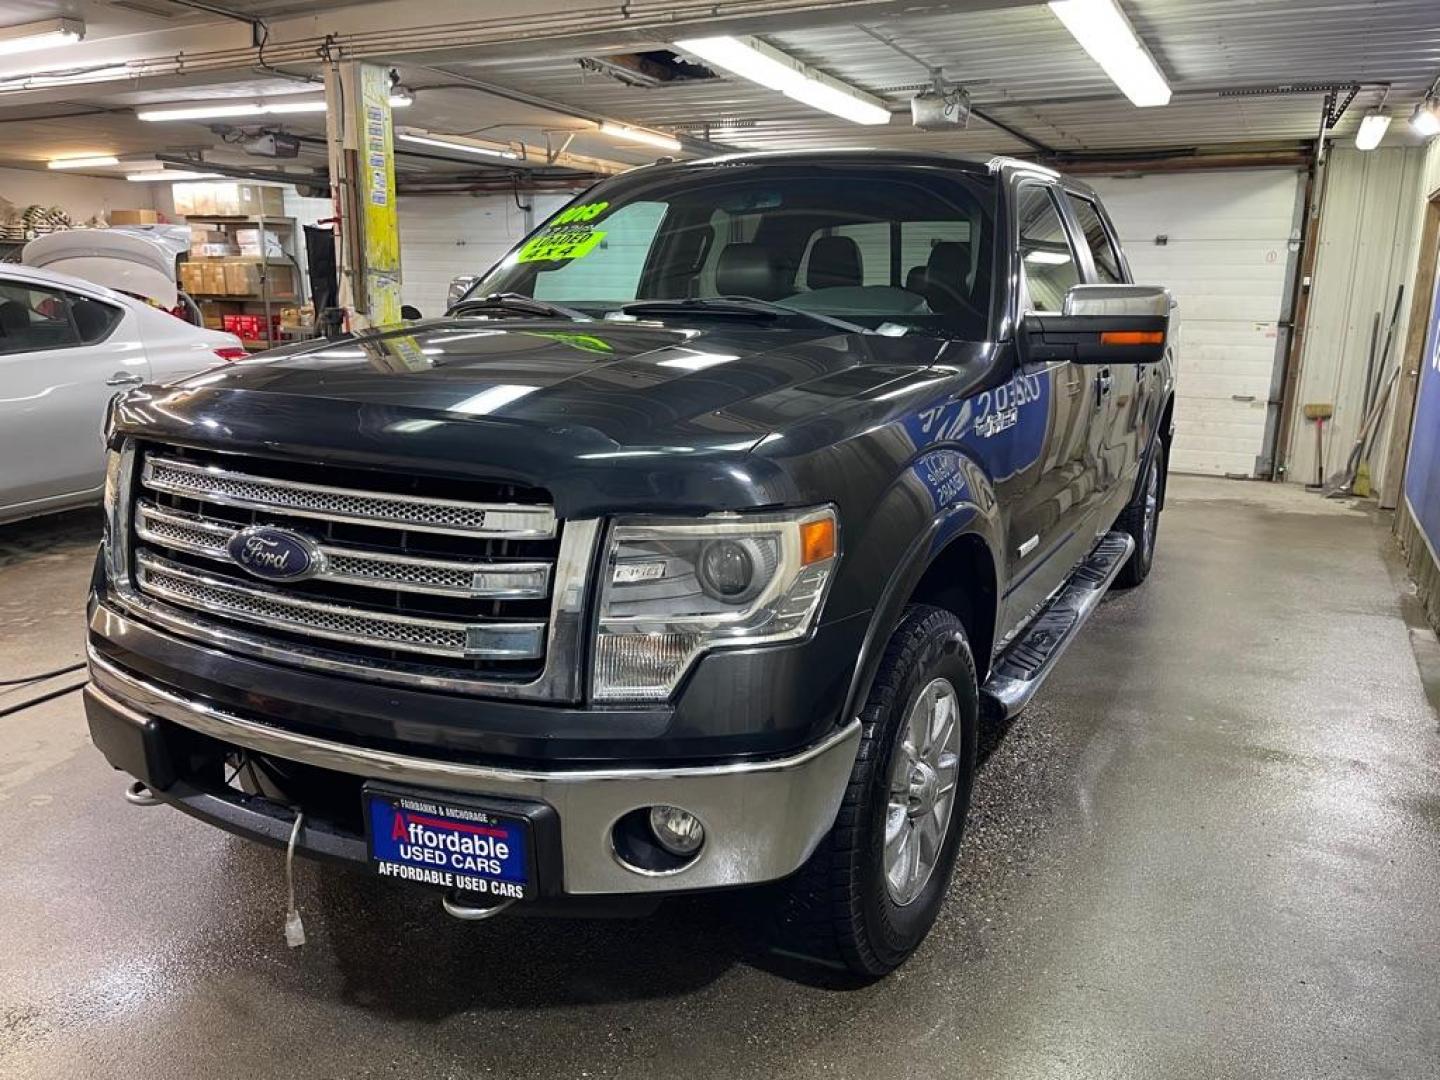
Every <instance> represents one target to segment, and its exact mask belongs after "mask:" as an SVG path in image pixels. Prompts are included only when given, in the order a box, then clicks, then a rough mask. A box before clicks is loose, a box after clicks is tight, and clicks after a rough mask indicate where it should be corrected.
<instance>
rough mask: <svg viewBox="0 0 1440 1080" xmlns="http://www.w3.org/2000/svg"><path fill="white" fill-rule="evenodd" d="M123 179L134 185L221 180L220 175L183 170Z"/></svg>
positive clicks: (140, 173)
mask: <svg viewBox="0 0 1440 1080" xmlns="http://www.w3.org/2000/svg"><path fill="white" fill-rule="evenodd" d="M125 179H126V180H129V181H131V182H132V183H136V184H148V183H163V182H165V181H169V180H223V179H225V177H224V176H223V175H222V174H221V173H215V172H187V171H186V170H184V169H160V170H159V171H157V172H132V173H127V174H126V175H125Z"/></svg>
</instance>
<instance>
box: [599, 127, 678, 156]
mask: <svg viewBox="0 0 1440 1080" xmlns="http://www.w3.org/2000/svg"><path fill="white" fill-rule="evenodd" d="M600 133H601V134H602V135H609V136H610V137H611V138H612V139H619V140H620V141H621V142H634V143H644V144H645V145H646V146H658V147H659V148H660V149H661V150H671V151H676V150H679V149H680V148H681V147H680V140H679V139H676V138H674V137H672V136H670V135H661V134H660V133H659V132H658V131H646V130H645V129H644V128H633V127H630V126H628V125H626V124H616V123H613V122H611V121H609V120H602V121H600Z"/></svg>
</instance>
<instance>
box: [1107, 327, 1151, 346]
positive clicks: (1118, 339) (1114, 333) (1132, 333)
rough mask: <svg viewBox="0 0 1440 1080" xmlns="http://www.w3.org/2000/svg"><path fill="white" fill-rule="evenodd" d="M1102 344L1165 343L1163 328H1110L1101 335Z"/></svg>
mask: <svg viewBox="0 0 1440 1080" xmlns="http://www.w3.org/2000/svg"><path fill="white" fill-rule="evenodd" d="M1100 344H1101V345H1163V344H1165V334H1164V332H1163V331H1161V330H1110V331H1107V332H1106V333H1103V334H1101V335H1100Z"/></svg>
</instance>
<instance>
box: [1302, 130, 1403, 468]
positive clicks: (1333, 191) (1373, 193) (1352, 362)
mask: <svg viewBox="0 0 1440 1080" xmlns="http://www.w3.org/2000/svg"><path fill="white" fill-rule="evenodd" d="M1424 158H1425V148H1424V147H1396V148H1393V149H1387V150H1377V151H1372V152H1369V153H1361V152H1360V151H1358V150H1353V149H1336V150H1334V151H1332V152H1331V154H1330V159H1329V164H1328V166H1327V173H1328V176H1327V178H1326V181H1325V203H1324V208H1323V210H1322V212H1321V218H1320V238H1319V249H1318V251H1317V253H1316V262H1315V272H1314V276H1313V282H1312V285H1311V290H1310V307H1309V311H1308V314H1307V316H1306V327H1305V337H1304V343H1303V348H1302V350H1301V360H1300V378H1299V381H1298V390H1297V393H1296V399H1295V412H1294V418H1293V424H1292V427H1291V439H1290V454H1289V456H1288V460H1289V470H1288V475H1287V476H1286V479H1287V480H1293V481H1298V482H1303V483H1312V482H1313V481H1314V480H1315V477H1316V472H1315V425H1314V423H1313V422H1311V421H1307V420H1305V419H1304V412H1303V409H1304V406H1305V403H1306V402H1316V403H1319V402H1326V403H1329V404H1332V405H1334V406H1335V416H1334V418H1333V419H1332V420H1331V421H1330V422H1329V423H1327V424H1326V426H1325V455H1324V456H1325V460H1324V468H1323V470H1322V475H1324V476H1326V477H1329V476H1331V475H1332V474H1333V473H1336V472H1338V471H1339V470H1340V469H1342V468H1343V467H1344V465H1345V461H1346V458H1347V457H1348V456H1349V454H1350V449H1351V447H1352V446H1353V445H1354V442H1355V439H1356V436H1357V435H1358V433H1359V430H1360V426H1361V423H1362V421H1363V417H1362V415H1361V413H1362V407H1363V402H1364V385H1365V369H1366V366H1367V363H1368V357H1369V350H1370V334H1371V329H1372V327H1373V325H1374V320H1375V313H1376V312H1380V313H1381V315H1380V340H1379V342H1378V343H1377V345H1376V352H1377V354H1378V353H1379V352H1380V350H1382V349H1383V348H1384V345H1385V328H1386V325H1387V324H1388V322H1389V319H1390V313H1391V312H1392V311H1393V310H1394V307H1395V293H1396V290H1397V288H1398V287H1399V286H1400V285H1401V284H1402V283H1403V284H1404V285H1405V297H1404V300H1403V302H1402V303H1401V307H1400V319H1399V322H1398V325H1397V326H1396V330H1395V341H1394V343H1393V344H1392V345H1391V353H1390V358H1389V365H1390V366H1392V367H1393V365H1394V364H1395V363H1396V361H1397V358H1398V356H1399V354H1400V352H1401V350H1402V349H1403V347H1404V341H1405V338H1404V333H1405V321H1406V316H1407V314H1408V312H1409V310H1410V300H1411V293H1412V292H1413V290H1414V288H1415V286H1414V281H1413V279H1414V273H1415V258H1414V250H1413V249H1414V245H1415V241H1416V236H1415V228H1414V219H1415V208H1416V207H1417V206H1421V207H1423V205H1424V204H1423V195H1422V192H1421V186H1420V185H1421V171H1422V166H1423V164H1424ZM1378 363H1379V361H1378V360H1377V365H1378ZM1393 402H1394V395H1393V392H1392V395H1391V404H1392V407H1393ZM1390 428H1391V425H1390V422H1389V417H1388V410H1387V415H1386V418H1385V422H1384V423H1383V424H1382V425H1381V429H1380V436H1379V438H1378V440H1377V446H1376V448H1375V450H1374V452H1373V453H1372V456H1371V460H1372V464H1373V465H1374V466H1375V468H1376V474H1375V475H1374V476H1373V477H1372V480H1373V486H1374V487H1376V488H1377V489H1378V487H1379V486H1380V483H1381V481H1382V480H1383V471H1384V465H1383V463H1384V459H1385V448H1386V444H1387V436H1388V434H1389V432H1390Z"/></svg>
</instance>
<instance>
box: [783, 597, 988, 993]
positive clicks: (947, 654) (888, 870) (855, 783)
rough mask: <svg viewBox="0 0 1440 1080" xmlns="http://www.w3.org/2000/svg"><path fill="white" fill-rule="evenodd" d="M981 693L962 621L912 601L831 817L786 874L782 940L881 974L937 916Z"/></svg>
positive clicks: (956, 841)
mask: <svg viewBox="0 0 1440 1080" xmlns="http://www.w3.org/2000/svg"><path fill="white" fill-rule="evenodd" d="M977 712H978V697H977V687H976V681H975V663H974V660H973V659H972V657H971V654H970V646H969V643H968V642H967V641H966V638H965V629H964V627H963V626H962V625H961V624H960V620H959V619H957V618H956V617H955V616H954V615H953V614H952V613H950V612H949V611H945V610H943V609H941V608H935V607H928V606H924V605H919V604H916V605H912V606H910V607H909V608H907V609H906V611H905V614H904V616H903V617H902V619H901V620H900V625H899V626H898V627H897V628H896V630H895V633H894V634H893V635H892V636H891V638H890V641H889V643H888V645H887V647H886V650H885V656H884V658H883V660H882V661H881V665H880V670H879V672H878V674H877V675H876V679H875V684H874V686H873V687H872V688H871V691H870V697H869V699H868V700H867V701H866V703H865V708H864V710H863V711H862V712H861V715H860V722H861V728H862V730H861V739H860V748H859V751H858V753H857V755H856V759H855V768H854V770H853V772H852V774H851V778H850V784H849V786H848V788H847V789H846V792H845V798H844V801H843V802H842V803H841V806H840V812H839V815H838V816H837V818H836V822H835V828H834V829H833V830H832V831H831V833H830V834H829V835H828V836H827V837H826V838H825V839H824V840H822V841H821V842H820V846H819V847H818V848H817V849H816V851H815V853H814V854H813V855H812V856H811V857H810V860H809V861H808V862H807V863H806V864H805V866H804V867H803V868H802V869H801V870H800V871H799V873H798V874H796V876H795V877H794V878H792V879H791V880H790V881H789V882H787V883H786V895H785V897H784V900H783V903H782V908H781V911H780V919H779V929H780V939H781V940H780V942H779V944H780V945H781V946H782V947H783V948H786V949H787V950H789V951H793V952H799V953H803V954H806V955H809V956H812V957H815V958H817V959H821V960H830V961H838V962H839V963H841V964H843V965H845V966H846V967H848V968H849V969H850V970H851V971H853V972H855V973H856V974H859V975H863V976H867V977H871V978H875V977H879V976H881V975H885V974H888V973H889V972H891V971H893V970H894V969H895V968H897V967H899V966H900V965H901V964H902V963H904V962H905V960H906V959H907V958H908V957H909V956H910V954H911V953H912V952H914V951H915V949H916V948H917V947H918V946H919V945H920V943H921V942H922V941H923V940H924V939H925V936H926V935H927V934H928V933H929V932H930V927H931V926H932V925H933V924H934V922H935V918H936V916H937V915H938V914H939V913H940V907H941V905H942V904H943V903H944V900H945V892H946V889H947V888H948V886H949V884H950V876H951V873H952V871H953V870H954V866H955V857H956V853H957V851H958V849H959V845H960V833H961V830H962V827H963V825H964V822H965V815H966V812H967V811H968V809H969V805H970V788H971V783H972V780H973V778H974V772H975V739H976V717H977Z"/></svg>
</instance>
